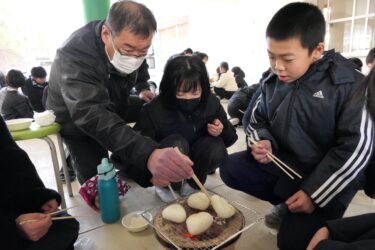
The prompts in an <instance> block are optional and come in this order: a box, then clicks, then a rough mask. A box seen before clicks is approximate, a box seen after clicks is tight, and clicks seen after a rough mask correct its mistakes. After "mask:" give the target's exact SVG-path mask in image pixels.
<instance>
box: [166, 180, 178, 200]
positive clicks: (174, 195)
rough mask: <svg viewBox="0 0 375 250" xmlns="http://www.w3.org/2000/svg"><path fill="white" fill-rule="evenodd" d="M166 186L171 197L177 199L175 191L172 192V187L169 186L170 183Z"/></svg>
mask: <svg viewBox="0 0 375 250" xmlns="http://www.w3.org/2000/svg"><path fill="white" fill-rule="evenodd" d="M168 188H169V191H171V193H172V196H173V198H174V199H175V200H177V199H178V197H177V195H176V193H175V192H174V190H173V188H172V187H171V184H168Z"/></svg>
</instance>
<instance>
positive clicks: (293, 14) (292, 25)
mask: <svg viewBox="0 0 375 250" xmlns="http://www.w3.org/2000/svg"><path fill="white" fill-rule="evenodd" d="M325 33H326V23H325V20H324V16H323V14H322V12H321V11H320V9H319V8H318V7H317V6H316V5H313V4H310V3H303V2H296V3H290V4H287V5H285V6H284V7H282V8H281V9H280V10H279V11H278V12H277V13H276V14H275V15H274V16H273V17H272V19H271V21H270V22H269V23H268V26H267V29H266V37H269V38H271V39H275V40H277V41H280V40H287V39H290V38H299V39H300V41H301V45H302V47H303V48H307V49H308V51H309V54H311V53H312V52H313V50H314V49H315V47H316V46H317V45H318V44H319V43H320V42H324V35H325Z"/></svg>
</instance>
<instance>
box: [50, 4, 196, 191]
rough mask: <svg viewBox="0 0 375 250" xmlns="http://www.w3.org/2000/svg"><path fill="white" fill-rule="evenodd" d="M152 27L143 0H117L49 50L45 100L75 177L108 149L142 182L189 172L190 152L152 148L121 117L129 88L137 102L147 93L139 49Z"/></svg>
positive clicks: (143, 49)
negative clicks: (98, 17) (100, 16)
mask: <svg viewBox="0 0 375 250" xmlns="http://www.w3.org/2000/svg"><path fill="white" fill-rule="evenodd" d="M156 29H157V25H156V20H155V17H154V15H153V14H152V12H151V11H150V10H149V9H148V8H147V7H146V6H145V5H143V4H140V3H137V2H133V1H117V2H115V3H114V4H113V5H112V6H111V8H110V10H109V13H108V17H107V19H106V20H104V21H93V22H90V23H88V24H87V25H85V26H84V27H82V28H80V29H78V30H77V31H75V32H74V33H73V34H72V35H71V36H70V37H69V38H68V40H67V41H66V42H65V43H64V44H63V46H62V47H60V48H59V49H58V50H57V53H56V57H55V60H54V62H53V64H52V68H51V73H50V80H49V87H48V96H47V107H48V109H52V110H53V111H54V113H55V115H56V122H58V123H59V124H61V127H62V130H61V135H62V137H63V139H64V141H65V143H66V145H67V146H68V148H69V152H70V155H71V158H72V161H73V167H74V169H75V170H76V171H77V177H78V180H79V182H80V183H84V182H85V181H86V180H88V179H90V178H91V177H93V176H95V175H96V173H97V167H96V166H97V165H98V163H100V162H101V159H102V158H105V157H108V151H111V152H112V155H111V159H112V161H114V163H115V165H116V167H117V168H118V169H120V174H121V175H122V176H125V177H128V178H132V179H133V180H134V181H136V182H137V183H138V184H140V185H141V186H144V187H147V186H151V185H157V186H166V185H168V184H169V182H171V181H181V180H182V179H186V178H190V177H191V175H192V173H193V171H192V168H191V166H192V164H193V163H192V162H191V161H190V159H188V158H187V157H181V156H180V155H179V154H178V153H177V152H176V151H175V150H173V149H172V148H164V149H160V148H159V144H158V143H157V142H155V141H153V140H152V139H151V138H147V137H144V136H141V135H140V134H139V133H137V132H135V131H134V130H133V129H132V128H131V127H129V126H128V125H127V123H129V122H134V121H133V120H131V119H130V118H129V107H131V106H132V104H131V103H129V102H130V99H129V95H130V91H131V89H132V88H133V87H135V88H136V89H137V92H139V93H140V94H139V98H138V99H142V100H143V101H145V102H149V101H150V100H151V99H152V98H154V96H155V94H154V93H152V92H151V91H150V90H149V84H148V82H147V81H148V80H149V79H150V75H149V73H148V65H147V62H146V60H145V57H146V55H147V51H148V49H149V48H150V46H151V42H152V38H153V37H154V34H155V32H156ZM140 107H141V106H140ZM132 113H133V114H134V113H135V114H137V113H138V114H139V111H138V112H136V111H134V110H132Z"/></svg>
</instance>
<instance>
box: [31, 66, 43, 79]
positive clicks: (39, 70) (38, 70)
mask: <svg viewBox="0 0 375 250" xmlns="http://www.w3.org/2000/svg"><path fill="white" fill-rule="evenodd" d="M31 76H32V77H34V78H45V77H46V76H47V72H46V70H45V69H44V68H43V67H40V66H39V67H34V68H32V69H31Z"/></svg>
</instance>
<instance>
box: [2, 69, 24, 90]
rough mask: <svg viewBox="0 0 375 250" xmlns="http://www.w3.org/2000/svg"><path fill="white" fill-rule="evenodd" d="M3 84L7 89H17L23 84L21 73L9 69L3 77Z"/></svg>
mask: <svg viewBox="0 0 375 250" xmlns="http://www.w3.org/2000/svg"><path fill="white" fill-rule="evenodd" d="M5 82H6V84H7V85H8V86H9V87H12V88H19V87H22V86H23V85H24V84H25V76H24V75H23V74H22V72H21V71H19V70H16V69H11V70H9V72H8V74H7V76H6V77H5Z"/></svg>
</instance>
